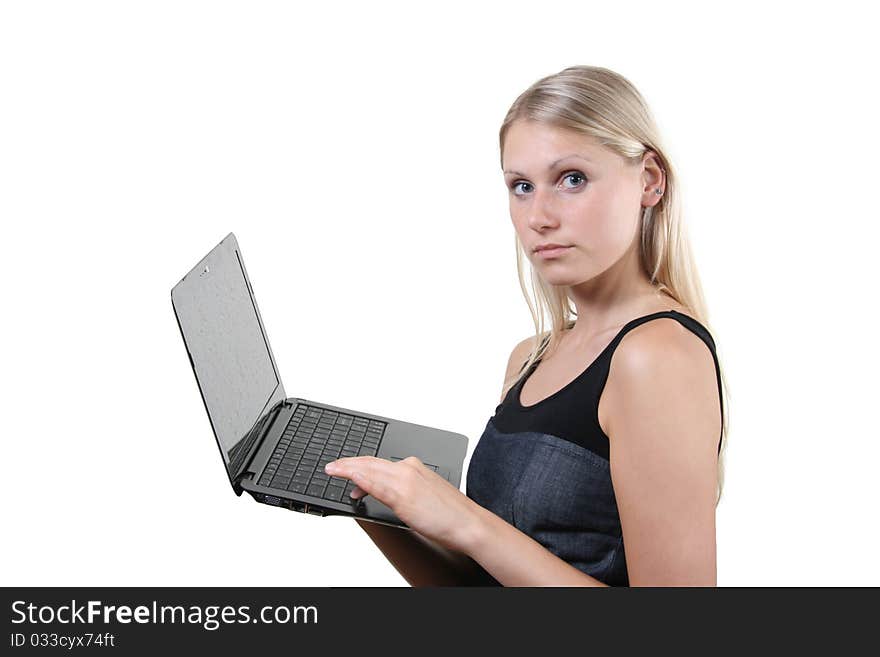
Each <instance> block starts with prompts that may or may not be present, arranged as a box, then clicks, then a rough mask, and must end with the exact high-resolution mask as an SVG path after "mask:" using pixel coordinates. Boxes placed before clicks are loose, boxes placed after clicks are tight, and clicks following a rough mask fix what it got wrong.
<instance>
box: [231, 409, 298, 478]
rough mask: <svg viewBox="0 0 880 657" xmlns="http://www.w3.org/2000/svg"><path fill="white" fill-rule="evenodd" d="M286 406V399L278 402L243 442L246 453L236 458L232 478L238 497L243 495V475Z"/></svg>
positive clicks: (242, 447)
mask: <svg viewBox="0 0 880 657" xmlns="http://www.w3.org/2000/svg"><path fill="white" fill-rule="evenodd" d="M285 404H286V400H284V399H282V400H281V401H279V402H277V403H276V404H275V405H274V406H273V407H272V408H271V409H269V412H268V413H266V414H265V415H264V416H263V417H262V418H260V420H259V421H258V422H257V423H256V424H255V425H254V426H253V427H252V428H251V430H250V431H249V432H248V435H247V436H245V437H244V438H243V439H242V440H241V443H242V445H241V449H244V450H245V451H244V453H242V454H239V455H237V456H236V457H235V459H234V463H235V466H236V467H235V473H234V474H233V476H232V482H233V484H232V485H233V487H234V488H235V493H236V494H237V495H241V493H242V488H241V486H240V482H241V479H242V477H243V475H245V474H246V473H247V471H248V467H249V466H250V464H251V461H253V459H254V455H255V454H256V453H257V451H258V450H259V449H260V446H261V445H262V444H263V439H264V438H265V437H266V434H267V433H268V432H269V430H270V429H271V428H272V424H273V423H274V422H275V420H276V419H277V417H278V414H279V413H280V412H281V409H282V408H284V406H285Z"/></svg>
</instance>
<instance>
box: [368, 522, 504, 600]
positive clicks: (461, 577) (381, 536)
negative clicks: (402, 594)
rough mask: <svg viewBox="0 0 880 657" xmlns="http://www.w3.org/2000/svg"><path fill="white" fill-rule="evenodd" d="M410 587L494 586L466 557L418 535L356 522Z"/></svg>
mask: <svg viewBox="0 0 880 657" xmlns="http://www.w3.org/2000/svg"><path fill="white" fill-rule="evenodd" d="M357 523H358V524H359V525H360V526H361V528H363V530H364V531H365V532H366V533H367V535H368V536H369V537H370V538H371V539H372V541H373V543H375V544H376V547H378V548H379V549H380V550H381V551H382V553H383V554H384V555H385V556H386V557H387V558H388V561H390V562H391V565H392V566H394V567H395V568H396V569H397V572H399V573H400V574H401V575H403V578H404V579H405V580H406V581H407V582H409V584H410V585H411V586H414V587H422V586H488V585H490V584H497V582H496V581H495V580H494V579H492V577H491V576H490V575H489V574H488V573H487V572H486V571H485V570H483V568H482V567H481V566H480V565H479V564H478V563H476V562H475V561H474V560H473V559H471V558H470V557H469V556H467V555H466V554H463V553H461V552H455V551H452V550H448V549H446V548H445V547H443V546H441V545H439V544H438V543H436V542H435V541H432V540H430V539H429V538H427V537H425V536H422V535H421V534H419V533H418V532H415V531H410V530H407V529H403V528H399V527H389V526H388V525H381V524H379V523H376V522H369V521H367V520H360V519H358V520H357Z"/></svg>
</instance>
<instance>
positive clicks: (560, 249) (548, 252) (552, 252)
mask: <svg viewBox="0 0 880 657" xmlns="http://www.w3.org/2000/svg"><path fill="white" fill-rule="evenodd" d="M570 248H571V247H570V246H555V247H553V248H550V249H540V250H539V251H535V254H536V255H538V256H540V257H541V258H558V257H559V256H561V255H564V254H565V253H567V252H568V250H569V249H570Z"/></svg>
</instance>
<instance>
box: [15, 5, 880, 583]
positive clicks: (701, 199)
mask: <svg viewBox="0 0 880 657" xmlns="http://www.w3.org/2000/svg"><path fill="white" fill-rule="evenodd" d="M608 4H609V3H586V2H566V3H554V4H546V3H544V4H542V3H536V2H529V3H520V2H511V1H510V0H507V1H505V2H495V3H488V2H480V3H477V2H468V3H460V4H455V3H443V6H442V7H441V6H440V5H437V6H435V7H434V8H430V9H429V8H425V7H424V6H423V3H400V4H391V3H377V2H369V3H362V4H356V3H350V4H349V3H344V2H333V3H326V4H325V5H324V7H325V8H324V9H320V10H318V9H315V7H314V6H313V5H311V4H303V3H286V2H285V3H265V2H263V3H257V2H238V3H230V2H222V3H221V2H205V3H194V2H142V3H121V2H101V3H98V2H78V3H68V2H61V3H43V2H9V3H4V4H3V5H2V8H0V94H2V96H0V219H2V225H3V233H2V241H3V256H2V259H0V266H2V272H0V273H2V281H3V282H2V285H3V288H2V291H3V308H4V312H3V320H2V327H0V330H2V348H3V354H2V371H3V375H2V400H3V401H2V404H3V409H4V410H3V416H2V417H3V443H2V444H3V447H4V450H3V459H4V461H5V465H6V467H5V468H4V482H3V484H4V485H3V488H4V491H5V493H4V495H3V498H2V526H3V550H2V551H3V558H2V560H0V581H2V582H3V584H5V585H116V586H123V585H316V586H364V585H370V586H389V585H390V586H395V585H405V581H404V580H403V578H402V577H401V576H400V575H398V574H397V572H396V571H395V570H394V569H393V567H392V566H391V565H390V564H388V562H387V561H386V560H385V558H384V556H383V555H382V554H381V553H380V552H379V551H378V550H377V549H376V548H375V547H374V546H373V544H372V542H371V541H370V540H369V538H368V537H367V536H366V534H365V533H364V532H363V531H362V530H361V529H360V528H359V527H358V526H357V525H356V524H355V523H354V522H353V521H351V520H350V519H348V518H341V517H333V518H317V517H314V516H307V515H303V514H297V513H290V512H287V511H283V510H279V509H275V508H271V507H268V506H264V505H260V504H256V503H255V502H253V501H252V500H251V499H250V498H249V497H246V496H244V497H241V498H238V497H236V496H235V495H234V494H233V493H232V491H231V489H230V487H229V483H228V481H227V479H226V475H225V472H224V470H223V467H222V465H221V462H220V459H219V457H218V454H217V448H216V446H215V444H214V439H213V436H212V434H211V430H210V425H209V423H208V419H207V416H206V415H205V412H204V408H203V406H202V402H201V399H200V396H199V392H198V389H197V387H196V382H195V379H194V377H193V374H192V371H191V369H190V366H189V363H188V362H187V358H186V352H185V350H184V346H183V343H182V341H181V337H180V333H179V331H178V327H177V325H176V322H175V319H174V315H173V312H172V308H171V302H170V294H169V293H170V290H171V287H172V286H173V285H174V284H175V283H177V281H178V280H179V279H180V278H181V277H182V276H183V274H185V273H186V272H187V271H188V270H189V268H190V267H191V266H193V265H194V264H195V263H196V261H197V260H199V259H200V258H201V257H202V256H203V255H205V253H207V252H208V251H209V250H210V249H211V248H212V247H213V246H214V245H215V244H216V243H217V242H219V241H220V239H221V238H223V237H224V236H225V235H226V234H227V233H228V232H230V231H234V232H235V233H236V235H237V236H238V239H239V242H240V244H241V247H242V250H243V253H244V255H245V257H246V263H247V266H248V270H249V273H250V276H251V280H252V282H253V284H254V287H255V291H256V295H257V300H258V302H259V304H260V308H261V311H262V315H263V319H264V321H265V323H266V326H267V330H268V333H269V337H270V338H271V341H272V347H273V349H274V352H275V356H276V359H277V361H278V364H279V367H280V370H281V374H282V377H283V380H284V384H285V387H286V389H287V393H288V394H289V395H291V396H302V397H306V398H308V399H315V400H322V401H326V402H328V403H331V404H334V405H339V406H345V407H348V408H353V409H363V410H366V411H369V412H373V413H377V414H380V415H386V416H390V417H395V418H398V419H402V420H408V421H411V422H416V423H419V424H426V425H432V426H438V427H441V428H446V429H449V430H451V431H456V432H460V433H464V434H466V435H468V436H469V437H470V439H471V443H470V446H469V450H468V459H467V460H466V465H467V462H468V461H469V459H470V454H471V453H472V451H473V448H474V446H475V445H476V441H477V438H478V437H479V435H480V433H481V432H482V429H483V427H484V426H485V423H486V420H487V419H488V418H489V416H491V414H492V412H493V410H494V408H495V406H496V404H497V403H498V396H499V393H500V391H501V383H502V378H503V374H504V369H505V365H506V363H507V358H508V356H509V353H510V350H511V348H512V347H513V345H514V344H515V343H516V342H518V341H519V340H521V339H523V338H524V337H526V336H527V335H529V334H530V332H531V331H532V324H531V319H530V317H529V314H528V311H527V308H526V306H525V303H524V301H523V300H522V297H521V294H520V291H519V287H518V285H517V282H516V269H515V261H514V250H513V229H512V226H511V224H510V218H509V214H508V209H507V196H506V189H505V187H504V184H503V181H502V177H501V171H500V164H499V150H498V128H499V126H500V123H501V121H502V119H503V117H504V114H505V112H506V110H507V108H508V107H509V105H510V104H511V103H512V102H513V100H514V99H515V98H516V96H517V95H518V94H519V93H521V92H522V91H523V90H524V89H525V88H526V87H527V86H528V85H530V84H531V83H532V82H534V81H535V80H537V79H538V78H540V77H543V76H545V75H548V74H550V73H554V72H557V71H559V70H561V69H562V68H565V67H566V66H570V65H574V64H591V65H598V66H605V67H608V68H611V69H613V70H615V71H617V72H619V73H621V74H623V75H624V76H626V77H627V78H629V79H630V80H631V81H632V82H633V83H634V84H635V85H636V86H637V87H638V88H639V90H640V91H641V92H642V93H643V95H644V96H645V97H646V99H647V100H648V102H649V104H650V105H651V108H652V110H653V112H654V114H655V116H656V118H657V121H658V123H659V124H660V128H661V130H662V132H663V137H664V139H665V141H666V142H667V144H668V145H669V152H668V153H667V155H668V157H669V158H670V159H671V160H672V161H673V162H674V163H675V165H676V166H677V168H678V170H679V172H680V173H681V177H682V181H681V182H682V194H683V196H684V202H685V210H686V213H687V216H686V220H687V222H688V225H689V230H690V233H691V237H692V240H693V244H694V250H695V253H696V258H697V263H698V266H699V269H700V273H701V276H702V279H703V284H704V287H705V291H706V295H707V300H708V304H709V310H710V313H711V314H710V321H711V322H712V324H713V326H714V328H715V339H716V341H717V343H718V347H719V356H720V358H721V359H722V365H723V366H724V367H725V368H726V375H727V377H728V382H729V384H730V386H731V388H730V390H731V406H730V411H731V434H730V436H729V441H730V443H729V449H728V452H727V455H728V461H727V484H726V488H725V492H724V496H723V498H722V501H721V504H720V506H719V507H718V512H717V522H718V530H717V536H718V583H719V585H721V586H740V585H771V586H780V585H795V586H797V585H814V584H818V585H868V584H870V585H875V586H876V585H880V564H878V561H877V559H876V555H877V554H878V551H880V540H878V532H877V528H876V507H877V502H878V494H877V483H876V481H877V461H878V457H880V443H878V438H880V431H878V429H877V417H876V412H875V409H876V404H877V401H876V397H877V384H876V374H877V369H878V347H877V340H876V335H877V326H876V323H875V322H874V319H875V317H876V312H875V310H874V306H875V304H876V303H877V293H876V288H877V285H876V280H875V279H876V268H875V266H874V263H875V262H876V260H875V258H876V253H877V238H878V231H877V225H876V224H877V220H878V218H880V217H878V212H877V204H876V198H875V194H874V190H875V188H876V186H877V185H876V183H875V180H874V176H875V174H876V171H877V155H878V148H877V147H878V136H877V128H876V126H877V116H880V107H878V102H877V98H876V96H875V93H876V87H877V78H876V69H875V68H874V66H873V64H872V62H876V61H877V55H878V53H877V48H876V34H875V27H876V24H875V23H874V22H873V21H870V20H868V18H869V17H868V16H867V15H862V14H861V13H860V12H861V10H859V9H855V7H858V6H860V3H841V2H837V3H834V4H833V11H827V12H826V11H825V10H822V11H820V10H819V9H817V8H816V6H814V5H812V4H806V5H805V4H803V3H793V2H792V3H754V4H748V3H737V4H736V5H728V6H725V8H723V9H722V8H719V7H716V6H715V5H712V6H711V8H710V6H709V5H706V6H703V7H700V6H697V4H696V3H682V4H678V5H676V4H675V3H672V4H670V3H656V2H655V3H650V4H648V3H644V4H642V3H626V4H625V5H624V6H623V7H622V8H620V9H614V10H612V9H609V8H608V7H607V5H608ZM463 488H464V481H462V489H463ZM269 546H272V547H269Z"/></svg>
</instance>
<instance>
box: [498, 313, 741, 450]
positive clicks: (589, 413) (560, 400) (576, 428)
mask: <svg viewBox="0 0 880 657" xmlns="http://www.w3.org/2000/svg"><path fill="white" fill-rule="evenodd" d="M658 317H671V318H673V319H676V320H678V321H679V322H680V323H681V324H682V325H683V326H684V327H685V328H687V329H690V330H691V331H692V332H693V333H695V334H696V335H697V336H699V337H700V339H701V340H702V341H703V342H705V343H706V346H707V347H708V348H709V351H710V352H711V353H712V360H713V361H715V377H716V380H717V382H718V399H719V410H720V412H721V414H722V417H723V413H724V400H723V398H722V395H721V370H720V368H719V366H718V357H717V355H716V353H715V341H714V340H713V339H712V336H711V335H710V333H709V331H708V330H707V329H706V328H705V327H704V326H703V325H702V324H700V323H699V322H698V321H697V320H695V319H694V318H693V317H689V316H688V315H683V314H682V313H680V312H678V311H676V310H661V311H659V312H655V313H651V314H650V315H644V316H643V317H638V318H636V319H634V320H632V321H631V322H627V323H626V324H625V325H624V326H623V328H621V329H620V331H619V332H618V333H617V335H616V336H614V339H613V340H611V342H610V343H608V346H607V347H605V349H603V350H602V352H601V353H600V354H599V355H598V356H597V357H596V359H595V360H594V361H593V362H592V363H591V364H590V365H589V367H587V369H586V370H584V371H583V372H581V374H579V375H578V376H577V378H575V379H574V381H572V382H571V383H569V384H568V385H567V386H565V387H564V388H562V389H561V390H558V391H557V392H555V393H553V394H552V395H550V396H549V397H547V398H545V399H542V400H541V401H539V402H538V403H537V404H532V405H531V406H523V405H522V404H521V403H520V392H521V390H522V388H523V386H524V385H525V382H526V380H527V379H528V378H529V377H530V376H531V375H532V372H534V371H535V368H537V366H538V363H540V360H538V361H536V362H535V363H533V364H532V367H530V368H529V371H528V372H527V373H526V375H525V376H523V377H522V379H520V381H519V382H518V383H517V384H516V385H515V386H512V387H511V389H510V390H509V391H508V392H507V395H506V396H505V398H504V400H503V401H502V402H501V403H500V404H499V405H498V407H497V408H496V409H495V416H494V417H493V421H494V423H495V426H496V427H497V428H498V429H499V430H500V431H503V432H507V433H512V432H515V431H540V432H542V433H549V434H553V435H555V436H559V437H560V438H565V439H566V440H570V441H571V442H573V443H575V444H577V445H580V446H581V447H586V448H587V449H589V450H591V451H593V452H595V453H596V454H598V455H600V456H601V457H603V458H605V459H607V458H608V452H609V443H608V436H607V435H606V434H605V432H604V431H603V430H602V427H601V426H600V424H599V398H600V397H601V395H602V391H603V390H604V388H605V383H606V381H607V379H608V372H609V368H610V366H611V356H612V355H613V354H614V350H615V349H616V348H617V345H618V344H620V341H621V340H622V339H623V337H624V336H625V335H626V334H627V333H628V332H629V331H631V330H632V329H634V328H635V327H637V326H639V325H641V324H644V323H645V322H648V321H650V320H652V319H655V318H658ZM546 341H547V338H545V340H544V342H546ZM524 366H525V363H523V367H524ZM520 371H522V368H520ZM718 451H719V452H720V451H721V438H720V437H719V440H718Z"/></svg>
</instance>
